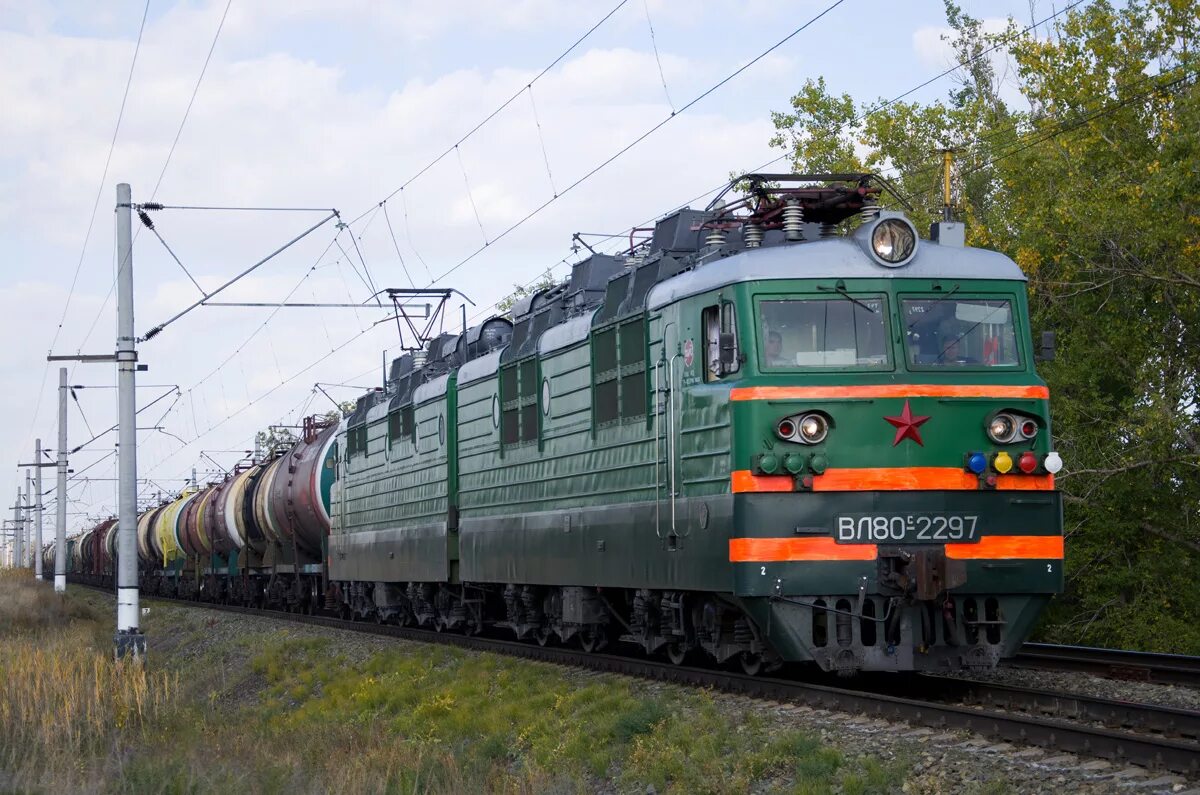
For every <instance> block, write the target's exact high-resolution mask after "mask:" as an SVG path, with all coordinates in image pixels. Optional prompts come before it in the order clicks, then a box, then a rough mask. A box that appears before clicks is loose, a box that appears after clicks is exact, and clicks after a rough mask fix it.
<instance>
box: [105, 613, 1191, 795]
mask: <svg viewBox="0 0 1200 795" xmlns="http://www.w3.org/2000/svg"><path fill="white" fill-rule="evenodd" d="M98 590H99V589H98ZM152 598H154V599H163V600H164V601H181V602H184V603H185V604H189V605H192V606H195V607H201V608H205V609H210V610H221V611H225V612H230V613H241V614H245V615H254V616H260V617H261V616H266V617H271V618H277V619H281V620H286V621H292V622H296V623H302V624H310V625H314V626H321V627H328V628H331V629H341V630H349V631H353V632H362V633H367V634H374V635H383V636H387V637H393V638H399V639H403V640H411V641H418V642H423V643H441V644H446V645H451V646H457V647H459V648H464V649H471V650H475V651H489V652H494V653H499V654H508V655H512V656H516V657H523V658H526V659H532V660H541V661H544V662H550V663H555V664H558V665H568V666H575V667H581V668H589V669H593V670H598V671H605V672H611V673H618V674H623V675H627V676H636V677H640V678H644V679H653V680H659V681H666V682H673V683H676V684H683V685H690V686H695V687H706V688H712V689H714V690H719V691H722V692H727V693H737V694H743V695H747V696H751V697H755V698H762V699H770V700H774V701H781V702H789V703H794V704H802V705H805V706H809V707H812V708H816V709H827V710H834V711H840V712H848V713H855V714H860V715H864V716H867V717H871V718H875V719H884V720H889V721H904V722H907V723H909V724H912V725H917V726H924V727H930V728H934V729H938V730H952V729H960V730H965V731H970V732H974V733H976V734H979V735H982V736H984V737H988V738H991V739H994V740H997V741H1001V742H1012V743H1019V744H1024V745H1034V746H1039V747H1043V748H1047V749H1053V750H1055V751H1059V752H1068V753H1073V754H1079V755H1082V756H1088V757H1096V758H1100V759H1106V760H1109V761H1113V762H1120V763H1128V764H1134V765H1138V766H1141V767H1147V768H1152V769H1156V770H1165V771H1170V772H1173V773H1182V774H1188V775H1197V774H1200V712H1195V711H1191V710H1182V709H1174V708H1169V707H1160V706H1156V705H1151V704H1135V703H1129V702H1121V701H1114V700H1110V699H1101V698H1092V697H1089V696H1084V695H1079V694H1071V693H1060V692H1051V691H1044V690H1037V689H1028V688H1020V687H1012V686H1005V685H994V684H990V683H986V682H977V681H973V680H967V679H957V678H950V677H939V676H932V675H914V676H904V677H900V678H899V679H898V678H897V677H891V678H888V677H872V678H862V679H859V680H855V681H854V682H853V683H850V684H847V683H845V682H842V681H840V680H839V681H838V682H837V683H836V684H834V683H830V681H809V680H805V679H797V678H781V677H771V676H757V677H753V676H747V675H745V674H741V673H734V672H730V671H724V670H714V669H711V668H698V667H691V666H677V665H672V664H670V663H667V662H660V661H657V660H652V659H645V658H639V657H630V656H623V655H619V654H602V653H591V654H587V653H584V652H582V651H579V650H576V649H570V648H566V647H561V646H538V645H536V644H533V643H525V642H521V641H515V640H505V639H501V638H494V637H488V636H484V635H476V636H468V635H459V634H453V633H441V632H435V631H433V630H425V629H416V628H412V627H399V626H394V625H389V624H375V623H366V622H358V621H347V620H343V619H339V618H333V617H330V616H323V615H302V614H297V613H287V612H283V611H277V610H259V609H254V608H245V607H238V606H233V605H220V604H212V603H207V602H192V601H189V600H174V599H164V598H163V597H152ZM898 693H903V694H904V695H898Z"/></svg>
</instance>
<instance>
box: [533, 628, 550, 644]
mask: <svg viewBox="0 0 1200 795" xmlns="http://www.w3.org/2000/svg"><path fill="white" fill-rule="evenodd" d="M533 638H534V640H536V641H537V644H538V645H539V646H549V645H550V642H551V641H552V640H554V630H552V629H550V627H539V628H538V629H537V630H536V631H535V632H534V633H533Z"/></svg>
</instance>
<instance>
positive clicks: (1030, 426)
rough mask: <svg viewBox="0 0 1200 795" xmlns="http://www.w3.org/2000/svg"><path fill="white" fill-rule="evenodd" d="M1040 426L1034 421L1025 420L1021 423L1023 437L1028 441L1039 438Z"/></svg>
mask: <svg viewBox="0 0 1200 795" xmlns="http://www.w3.org/2000/svg"><path fill="white" fill-rule="evenodd" d="M1037 432H1038V426H1037V423H1036V422H1034V421H1033V420H1025V421H1024V422H1022V423H1021V435H1022V436H1024V437H1025V438H1026V439H1032V438H1033V437H1035V436H1037Z"/></svg>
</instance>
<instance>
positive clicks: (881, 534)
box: [837, 513, 979, 544]
mask: <svg viewBox="0 0 1200 795" xmlns="http://www.w3.org/2000/svg"><path fill="white" fill-rule="evenodd" d="M978 526H979V517H978V516H977V515H975V514H963V513H901V514H879V513H851V514H842V515H841V516H838V517H837V541H838V543H839V544H944V543H946V542H947V541H954V542H958V543H962V542H970V541H978V540H979V532H978Z"/></svg>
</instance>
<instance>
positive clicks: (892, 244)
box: [871, 218, 917, 265]
mask: <svg viewBox="0 0 1200 795" xmlns="http://www.w3.org/2000/svg"><path fill="white" fill-rule="evenodd" d="M916 247H917V235H916V233H915V232H914V231H913V228H912V226H910V225H909V224H908V223H906V222H904V221H902V220H900V219H899V218H885V219H884V220H882V221H880V222H879V223H878V224H876V225H875V229H874V230H872V232H871V249H872V250H873V251H874V252H875V256H877V257H879V259H881V260H883V261H884V262H885V263H886V264H888V265H899V264H901V263H903V262H905V261H906V260H908V258H909V257H911V256H912V254H913V251H914V250H915V249H916Z"/></svg>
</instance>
